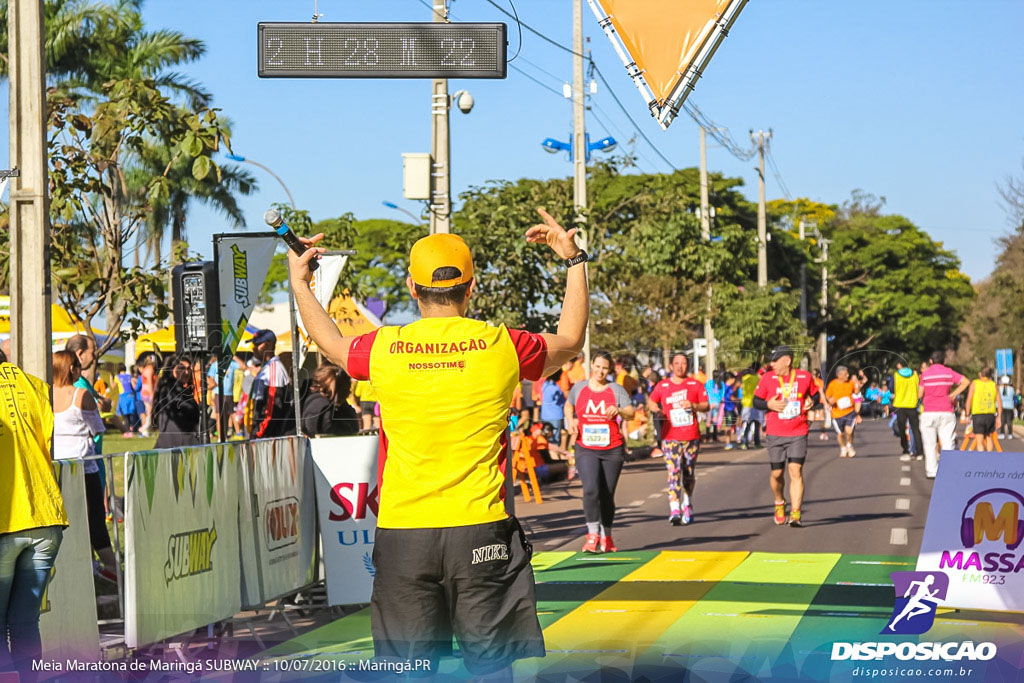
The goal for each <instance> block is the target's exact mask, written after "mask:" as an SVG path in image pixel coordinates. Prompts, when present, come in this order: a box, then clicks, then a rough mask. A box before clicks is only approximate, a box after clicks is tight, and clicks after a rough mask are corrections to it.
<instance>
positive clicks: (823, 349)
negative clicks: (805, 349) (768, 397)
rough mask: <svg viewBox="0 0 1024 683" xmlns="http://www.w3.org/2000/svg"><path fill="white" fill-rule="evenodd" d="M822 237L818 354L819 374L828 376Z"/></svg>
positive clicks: (824, 242) (824, 243)
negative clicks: (819, 361) (819, 360)
mask: <svg viewBox="0 0 1024 683" xmlns="http://www.w3.org/2000/svg"><path fill="white" fill-rule="evenodd" d="M829 241H830V240H827V239H825V238H824V237H822V236H820V234H819V237H818V243H819V244H821V321H820V322H821V333H820V334H818V356H819V357H820V358H821V376H822V377H824V378H827V377H828V334H827V332H826V330H825V315H826V310H827V308H828V245H829Z"/></svg>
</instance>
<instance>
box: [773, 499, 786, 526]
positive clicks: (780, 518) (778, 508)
mask: <svg viewBox="0 0 1024 683" xmlns="http://www.w3.org/2000/svg"><path fill="white" fill-rule="evenodd" d="M775 523H776V524H778V525H779V526H782V525H783V524H785V523H786V501H782V502H781V503H776V504H775Z"/></svg>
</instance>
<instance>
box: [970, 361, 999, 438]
mask: <svg viewBox="0 0 1024 683" xmlns="http://www.w3.org/2000/svg"><path fill="white" fill-rule="evenodd" d="M1002 412H1003V409H1002V405H1001V404H1000V402H999V401H998V400H997V397H996V382H995V380H994V379H993V373H992V368H989V367H984V368H982V369H981V373H980V374H979V375H978V379H976V380H974V381H973V382H971V388H970V389H968V390H967V413H968V415H969V416H970V417H971V428H972V431H973V432H974V443H973V444H972V445H971V450H975V451H980V450H986V451H991V450H992V447H993V442H992V435H993V434H995V433H996V432H997V431H999V421H1000V419H1001V418H1002Z"/></svg>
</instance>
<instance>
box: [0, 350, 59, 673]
mask: <svg viewBox="0 0 1024 683" xmlns="http://www.w3.org/2000/svg"><path fill="white" fill-rule="evenodd" d="M6 360H7V359H6V357H4V356H3V354H2V353H0V670H4V669H7V668H9V667H10V666H11V664H12V663H13V665H14V667H15V669H18V670H23V671H24V672H25V673H26V674H28V672H29V669H30V666H31V662H32V660H38V659H39V657H40V654H41V651H42V644H41V641H40V637H39V609H40V606H41V605H42V601H43V593H44V592H45V590H46V584H47V582H48V581H49V580H50V573H51V571H52V570H53V564H54V562H55V561H56V559H57V551H58V550H59V549H60V543H61V540H62V539H63V537H64V529H65V528H66V527H67V526H68V516H67V513H66V512H65V511H64V501H63V499H62V498H61V495H60V488H59V487H58V486H57V480H56V479H55V478H54V476H53V461H52V460H51V459H50V448H51V444H52V439H53V409H52V408H51V407H50V391H49V388H48V387H47V386H46V383H45V382H43V381H42V380H41V379H38V378H36V377H33V376H31V375H28V374H26V373H25V372H23V371H22V370H21V369H20V368H19V367H17V366H16V365H13V364H11V363H8V362H6ZM8 643H9V645H8ZM15 678H17V677H15ZM33 680H34V679H33Z"/></svg>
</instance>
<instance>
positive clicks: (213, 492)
mask: <svg viewBox="0 0 1024 683" xmlns="http://www.w3.org/2000/svg"><path fill="white" fill-rule="evenodd" d="M237 448H238V447H237V446H235V445H233V444H223V445H221V444H218V445H209V446H196V447H192V448H181V449H177V448H176V449H169V450H162V451H149V452H145V453H129V454H127V455H126V456H125V482H126V485H125V487H126V490H125V547H127V548H130V549H131V550H130V552H128V553H127V557H126V566H125V588H126V590H125V615H124V616H125V640H126V644H127V645H128V647H139V646H140V645H145V644H147V643H153V642H156V641H158V640H162V639H164V638H170V637H171V636H175V635H178V634H180V633H186V632H188V631H191V630H193V629H195V628H198V627H201V626H206V625H207V624H212V623H213V622H215V621H218V620H220V619H227V618H229V617H232V616H234V615H235V614H237V613H238V612H239V611H241V606H242V594H241V581H242V577H241V567H240V563H239V540H238V521H239V520H238V492H239V489H240V488H241V485H240V484H241V482H240V481H239V461H240V458H239V457H238V455H237V451H236V449H237Z"/></svg>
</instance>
